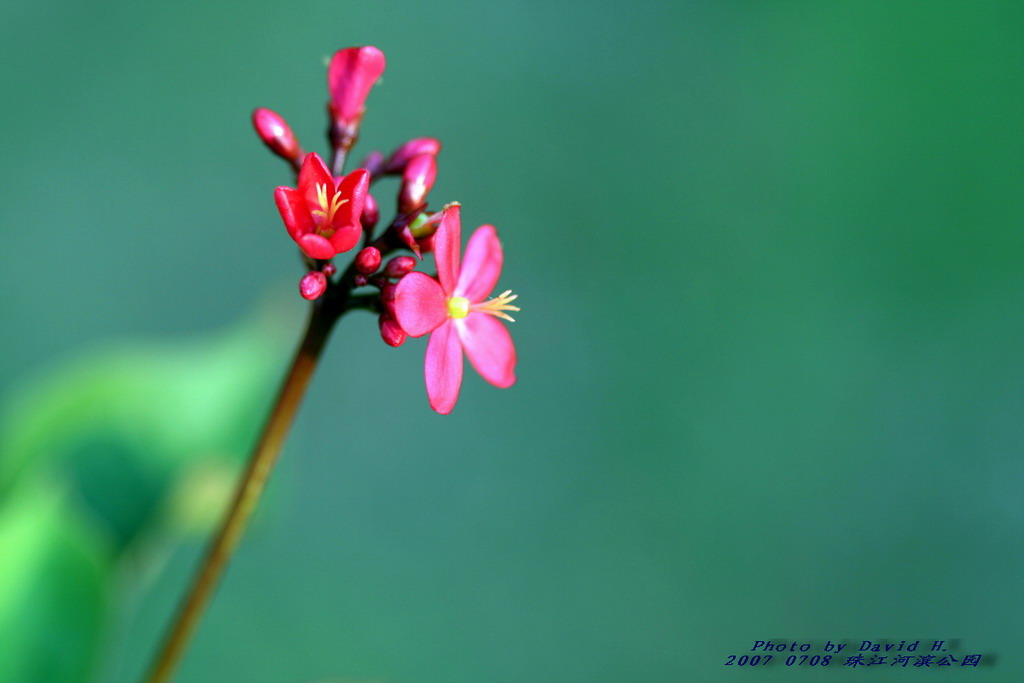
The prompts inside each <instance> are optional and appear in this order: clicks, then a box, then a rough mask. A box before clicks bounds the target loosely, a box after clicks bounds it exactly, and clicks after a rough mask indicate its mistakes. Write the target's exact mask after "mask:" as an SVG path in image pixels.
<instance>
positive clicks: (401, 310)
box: [394, 271, 448, 337]
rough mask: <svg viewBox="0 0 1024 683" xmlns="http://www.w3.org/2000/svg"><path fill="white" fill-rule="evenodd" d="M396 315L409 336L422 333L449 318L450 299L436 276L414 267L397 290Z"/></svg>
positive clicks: (400, 282) (418, 335) (421, 334)
mask: <svg viewBox="0 0 1024 683" xmlns="http://www.w3.org/2000/svg"><path fill="white" fill-rule="evenodd" d="M394 307H395V317H396V318H397V319H398V324H399V325H401V326H402V329H403V330H405V331H406V332H407V333H408V334H409V335H410V336H413V337H422V336H423V335H425V334H426V333H427V332H431V331H433V330H435V329H437V326H438V325H440V324H441V323H443V322H444V321H445V320H447V319H448V301H447V298H446V297H445V295H444V292H443V291H442V290H441V285H439V284H438V282H437V280H435V279H434V278H432V277H430V276H429V275H426V274H425V273H421V272H419V271H414V272H412V273H409V274H408V275H406V276H405V277H403V278H402V279H401V280H400V281H399V283H398V288H397V289H396V290H395V302H394Z"/></svg>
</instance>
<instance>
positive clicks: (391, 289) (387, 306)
mask: <svg viewBox="0 0 1024 683" xmlns="http://www.w3.org/2000/svg"><path fill="white" fill-rule="evenodd" d="M397 289H398V285H396V284H395V283H394V282H385V283H384V284H383V285H382V286H381V288H380V300H381V303H383V304H384V310H385V312H386V313H387V314H388V315H390V316H391V317H392V318H397V317H398V316H396V315H395V291H396V290H397Z"/></svg>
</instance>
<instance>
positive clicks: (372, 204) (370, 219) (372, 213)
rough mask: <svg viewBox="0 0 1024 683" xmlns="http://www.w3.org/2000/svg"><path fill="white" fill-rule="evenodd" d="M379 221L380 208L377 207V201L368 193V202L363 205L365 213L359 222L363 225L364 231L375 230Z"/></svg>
mask: <svg viewBox="0 0 1024 683" xmlns="http://www.w3.org/2000/svg"><path fill="white" fill-rule="evenodd" d="M379 220H380V207H378V206H377V200H376V199H374V198H373V195H372V194H370V193H369V192H367V193H366V201H365V202H364V203H363V213H362V215H361V216H360V217H359V222H361V223H362V224H363V229H364V230H373V229H374V228H375V227H376V226H377V221H379Z"/></svg>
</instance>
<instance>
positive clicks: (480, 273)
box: [455, 225, 502, 304]
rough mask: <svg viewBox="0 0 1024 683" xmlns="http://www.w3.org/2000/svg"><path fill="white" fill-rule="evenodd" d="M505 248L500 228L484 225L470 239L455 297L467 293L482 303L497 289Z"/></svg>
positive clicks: (468, 296)
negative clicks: (502, 245) (500, 238)
mask: <svg viewBox="0 0 1024 683" xmlns="http://www.w3.org/2000/svg"><path fill="white" fill-rule="evenodd" d="M501 263H502V251H501V242H499V241H498V231H497V230H495V229H494V226H493V225H481V226H480V227H479V228H477V229H476V231H475V232H474V233H473V236H472V237H470V238H469V244H467V245H466V258H465V259H464V260H463V261H462V271H461V272H460V273H459V282H458V284H456V285H455V296H464V297H466V298H467V299H469V300H470V301H471V302H473V303H475V304H478V303H480V302H481V301H483V300H484V298H486V296H487V295H488V294H490V293H491V292H492V291H493V290H494V285H496V284H497V283H498V278H499V277H500V276H501Z"/></svg>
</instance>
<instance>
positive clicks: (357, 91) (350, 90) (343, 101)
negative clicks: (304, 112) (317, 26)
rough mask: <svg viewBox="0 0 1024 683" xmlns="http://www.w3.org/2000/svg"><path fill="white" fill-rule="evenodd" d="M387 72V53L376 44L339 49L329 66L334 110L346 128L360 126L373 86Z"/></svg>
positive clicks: (332, 112)
mask: <svg viewBox="0 0 1024 683" xmlns="http://www.w3.org/2000/svg"><path fill="white" fill-rule="evenodd" d="M382 73H384V53H383V52H381V51H380V50H378V49H377V48H375V47H372V46H367V47H350V48H346V49H344V50H338V51H337V52H335V53H334V56H333V57H331V65H330V66H329V67H328V69H327V87H328V89H329V90H330V91H331V114H332V115H333V117H334V120H335V122H336V123H337V124H340V126H341V127H343V128H348V127H352V126H357V125H358V123H359V119H360V118H362V116H363V106H364V104H365V102H366V96H367V95H369V94H370V89H371V88H372V87H373V84H374V83H376V82H377V79H379V78H380V76H381V74H382Z"/></svg>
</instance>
